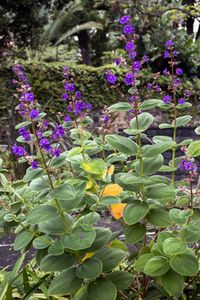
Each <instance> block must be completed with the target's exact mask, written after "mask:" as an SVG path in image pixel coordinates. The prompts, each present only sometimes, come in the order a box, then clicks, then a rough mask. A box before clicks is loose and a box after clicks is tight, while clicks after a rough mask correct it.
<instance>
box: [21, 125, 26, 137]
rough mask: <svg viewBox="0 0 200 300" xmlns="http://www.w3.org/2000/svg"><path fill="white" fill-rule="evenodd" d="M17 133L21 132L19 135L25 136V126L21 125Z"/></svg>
mask: <svg viewBox="0 0 200 300" xmlns="http://www.w3.org/2000/svg"><path fill="white" fill-rule="evenodd" d="M19 134H21V136H23V138H24V137H25V136H26V134H27V131H26V129H25V127H21V128H20V129H19Z"/></svg>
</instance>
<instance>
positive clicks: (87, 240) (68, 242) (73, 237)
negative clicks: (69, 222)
mask: <svg viewBox="0 0 200 300" xmlns="http://www.w3.org/2000/svg"><path fill="white" fill-rule="evenodd" d="M95 237H96V232H95V230H94V229H92V230H90V231H86V230H84V229H83V227H81V226H79V227H76V228H74V229H73V230H72V231H71V233H66V234H65V235H63V236H62V237H61V243H62V244H63V246H64V247H65V248H68V249H71V250H80V249H85V248H88V247H90V246H91V245H92V243H93V242H94V240H95Z"/></svg>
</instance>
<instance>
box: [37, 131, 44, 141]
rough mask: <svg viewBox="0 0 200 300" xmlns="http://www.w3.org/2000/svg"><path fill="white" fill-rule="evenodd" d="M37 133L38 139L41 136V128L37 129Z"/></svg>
mask: <svg viewBox="0 0 200 300" xmlns="http://www.w3.org/2000/svg"><path fill="white" fill-rule="evenodd" d="M37 135H38V137H39V138H40V139H41V138H42V136H43V132H42V130H41V129H39V130H38V132H37Z"/></svg>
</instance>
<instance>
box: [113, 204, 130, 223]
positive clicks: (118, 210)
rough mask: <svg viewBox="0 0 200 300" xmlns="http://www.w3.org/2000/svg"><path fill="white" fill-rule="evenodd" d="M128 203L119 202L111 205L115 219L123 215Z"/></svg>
mask: <svg viewBox="0 0 200 300" xmlns="http://www.w3.org/2000/svg"><path fill="white" fill-rule="evenodd" d="M126 204H127V203H118V204H113V205H111V209H110V212H111V214H112V215H113V217H114V218H115V219H117V220H118V219H120V218H121V217H122V215H123V210H124V207H125V206H126Z"/></svg>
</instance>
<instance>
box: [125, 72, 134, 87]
mask: <svg viewBox="0 0 200 300" xmlns="http://www.w3.org/2000/svg"><path fill="white" fill-rule="evenodd" d="M133 78H134V75H133V74H132V73H127V74H126V77H125V83H126V84H127V85H130V84H131V83H132V82H133Z"/></svg>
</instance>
